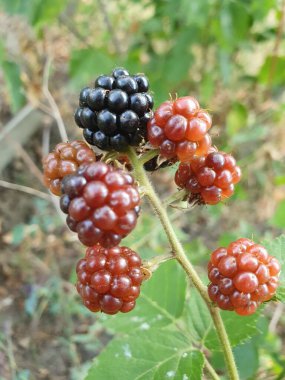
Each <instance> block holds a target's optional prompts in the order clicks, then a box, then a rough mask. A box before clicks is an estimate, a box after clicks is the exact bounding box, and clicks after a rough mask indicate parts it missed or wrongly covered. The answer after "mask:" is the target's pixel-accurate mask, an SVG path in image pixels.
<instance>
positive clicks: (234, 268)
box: [208, 238, 280, 315]
mask: <svg viewBox="0 0 285 380" xmlns="http://www.w3.org/2000/svg"><path fill="white" fill-rule="evenodd" d="M279 272H280V264H279V262H278V260H277V259H276V258H275V257H272V256H269V255H268V252H267V251H266V249H265V248H264V247H263V246H261V245H259V244H255V243H254V242H253V241H251V240H249V239H244V238H241V239H238V240H236V241H234V242H232V243H231V244H230V245H229V246H228V247H227V248H218V249H216V250H215V251H214V252H213V253H212V254H211V259H210V262H209V265H208V277H209V280H210V281H211V282H210V284H209V285H208V294H209V297H210V299H211V300H212V301H213V302H215V303H216V304H217V305H218V307H219V308H221V309H223V310H234V311H235V312H236V313H237V314H239V315H250V314H253V313H254V312H255V311H256V309H257V307H258V306H259V305H260V304H261V303H262V302H265V301H268V300H270V299H271V298H272V297H273V296H274V294H275V292H276V289H277V287H278V276H279Z"/></svg>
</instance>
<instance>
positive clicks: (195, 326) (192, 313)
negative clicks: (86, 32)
mask: <svg viewBox="0 0 285 380" xmlns="http://www.w3.org/2000/svg"><path fill="white" fill-rule="evenodd" d="M221 316H222V319H223V321H224V324H225V328H226V330H227V333H228V336H229V339H230V342H231V345H232V346H236V345H238V344H240V343H242V342H245V341H246V340H248V339H249V338H250V337H252V336H254V335H257V334H258V332H259V330H258V328H257V327H256V322H257V320H258V318H259V314H258V313H255V314H253V315H251V316H248V317H241V316H239V315H237V314H235V313H233V312H231V311H222V312H221ZM185 317H186V320H187V322H186V324H187V328H188V330H189V332H190V333H191V335H192V336H193V338H194V339H195V340H197V341H201V340H202V341H203V342H204V344H205V346H206V347H208V348H209V349H211V350H213V351H216V350H218V351H219V350H220V349H221V348H220V342H219V339H218V336H217V334H216V331H215V328H214V326H213V322H212V319H211V317H210V313H209V311H208V308H207V306H206V305H205V303H204V301H203V300H202V298H201V297H200V295H199V294H198V293H197V291H196V290H195V289H192V291H191V296H190V300H189V301H188V302H187V304H186V309H185ZM233 326H235V328H234V329H233Z"/></svg>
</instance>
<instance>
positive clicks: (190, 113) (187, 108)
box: [147, 96, 212, 162]
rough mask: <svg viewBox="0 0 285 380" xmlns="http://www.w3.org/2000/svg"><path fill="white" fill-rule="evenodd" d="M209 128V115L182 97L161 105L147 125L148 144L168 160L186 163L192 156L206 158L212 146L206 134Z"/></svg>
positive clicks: (210, 123) (196, 102)
mask: <svg viewBox="0 0 285 380" xmlns="http://www.w3.org/2000/svg"><path fill="white" fill-rule="evenodd" d="M211 126H212V120H211V117H210V115H209V114H208V112H206V111H205V110H202V109H201V108H200V106H199V103H198V101H197V100H196V99H195V98H193V97H191V96H185V97H183V98H178V99H176V100H175V101H166V102H164V103H162V104H161V105H160V106H159V107H158V109H157V110H156V111H155V113H154V117H153V118H152V119H151V120H150V121H149V122H148V126H147V132H148V134H147V137H148V141H149V142H150V143H151V145H153V146H154V147H155V148H159V149H160V155H161V156H162V157H165V158H167V159H175V160H177V159H178V160H179V161H181V162H189V161H190V160H191V158H192V157H193V156H194V155H199V156H202V155H205V154H207V152H208V151H209V149H210V147H211V138H210V136H209V134H208V133H207V132H208V130H209V129H210V128H211Z"/></svg>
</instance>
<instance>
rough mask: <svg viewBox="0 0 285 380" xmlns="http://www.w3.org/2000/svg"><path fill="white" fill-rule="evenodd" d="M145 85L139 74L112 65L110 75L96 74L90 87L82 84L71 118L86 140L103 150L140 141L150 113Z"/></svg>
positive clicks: (125, 146)
mask: <svg viewBox="0 0 285 380" xmlns="http://www.w3.org/2000/svg"><path fill="white" fill-rule="evenodd" d="M148 89H149V83H148V79H147V78H146V77H145V76H144V75H143V74H137V75H130V74H129V72H128V71H127V70H125V69H123V68H116V69H114V70H113V73H112V75H110V76H108V75H100V76H99V77H98V78H97V79H96V81H95V86H94V88H89V87H86V88H84V89H83V90H82V91H81V93H80V96H79V108H78V109H77V110H76V112H75V115H74V118H75V122H76V124H77V125H78V126H79V127H80V128H83V130H84V131H83V136H84V138H85V139H86V141H87V142H88V143H89V144H91V145H95V146H97V147H98V148H100V149H102V150H107V151H109V150H115V151H124V150H126V149H127V147H128V146H129V145H132V146H138V145H140V143H141V142H142V141H143V140H144V139H145V138H146V129H147V123H148V121H149V120H150V119H151V118H152V117H153V113H152V108H153V99H152V97H151V95H150V94H149V93H148Z"/></svg>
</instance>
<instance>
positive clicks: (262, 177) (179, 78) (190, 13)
mask: <svg viewBox="0 0 285 380" xmlns="http://www.w3.org/2000/svg"><path fill="white" fill-rule="evenodd" d="M282 6H283V8H284V1H278V0H262V1H261V0H225V1H220V0H199V1H189V0H175V1H172V0H143V1H141V0H116V1H115V0H111V1H108V2H107V1H104V0H102V1H95V0H88V1H87V0H81V1H80V0H64V1H58V0H46V1H42V0H9V1H7V0H0V9H1V10H2V11H3V15H4V16H5V17H6V18H9V20H10V22H11V24H13V22H14V24H13V25H14V26H13V28H11V31H10V33H11V36H10V38H8V39H6V38H5V30H2V31H1V37H2V42H1V43H0V68H1V71H2V74H3V79H4V83H5V91H6V92H7V93H8V106H9V109H10V113H11V114H16V113H17V111H19V110H20V109H21V107H22V106H23V105H24V104H25V102H28V101H29V87H30V86H31V85H33V81H34V80H35V78H34V77H33V75H31V74H30V76H29V72H28V70H27V68H26V66H27V61H29V59H30V55H29V54H30V53H31V52H32V53H34V54H38V55H39V56H40V59H39V62H41V63H42V65H44V61H45V59H46V58H47V51H48V52H49V54H50V55H53V56H54V62H55V74H58V73H59V74H60V75H58V76H57V80H56V81H50V82H51V83H50V85H51V87H52V90H53V86H54V88H56V89H57V91H58V96H57V100H58V101H59V107H60V106H61V104H60V102H61V100H62V99H65V96H66V94H69V95H70V94H71V98H68V100H69V99H71V100H70V101H71V102H72V99H73V98H76V95H75V94H76V93H77V92H78V91H79V89H80V88H82V87H84V86H85V85H87V84H88V83H91V82H92V81H93V80H94V78H95V77H96V76H97V75H99V74H101V73H107V72H109V71H110V70H111V69H112V68H113V67H114V66H116V65H124V66H126V67H127V68H128V69H129V70H130V71H131V72H145V73H146V74H147V76H148V77H149V79H150V83H151V89H152V91H153V93H154V98H155V103H156V105H158V104H159V103H160V102H162V101H164V100H166V99H168V98H169V94H172V97H175V96H176V94H179V96H182V95H185V94H193V95H195V96H197V97H198V99H199V102H200V103H201V105H202V106H203V107H205V108H209V111H210V112H211V113H212V114H213V116H214V125H215V127H214V128H213V130H214V132H213V140H214V143H215V144H217V145H218V146H219V147H220V148H222V149H224V150H226V151H229V152H234V153H235V155H236V156H237V157H238V158H239V162H240V165H241V167H242V169H243V181H242V183H241V184H240V185H239V186H238V187H237V190H236V193H235V195H234V197H233V198H232V199H231V201H230V202H227V203H226V204H225V205H224V204H223V205H219V206H215V207H209V208H203V209H201V208H200V209H197V207H196V208H194V209H193V210H191V213H190V212H187V213H183V214H182V213H181V210H170V217H171V218H172V221H173V223H174V224H175V228H176V230H177V234H178V236H179V238H180V239H181V241H182V242H183V244H184V247H185V249H186V251H187V253H188V255H189V258H190V259H191V261H192V262H193V264H194V265H197V267H198V269H199V271H200V272H199V273H201V276H204V274H205V270H204V269H202V268H204V267H205V265H206V263H207V260H208V255H209V251H210V250H212V249H214V248H216V246H217V244H220V245H227V244H228V243H230V242H231V241H232V240H234V239H236V238H238V237H241V236H244V237H249V238H251V237H253V238H254V239H255V240H256V241H260V240H261V241H262V240H264V239H266V240H265V243H264V244H265V245H266V247H267V248H268V250H269V251H270V253H271V254H274V255H276V256H277V257H278V259H279V260H280V261H281V262H282V268H283V275H282V278H281V285H282V286H281V287H280V290H279V293H278V295H277V297H278V299H279V300H281V301H283V302H284V300H285V289H284V287H285V285H284V272H285V267H284V265H285V264H284V263H285V261H284V246H285V238H284V236H283V237H280V238H277V239H274V238H275V237H276V236H278V235H280V234H281V233H282V231H284V227H285V217H284V215H285V203H284V202H285V201H284V198H285V196H284V186H285V175H284V143H285V141H284V136H283V135H284V133H283V130H284V123H285V116H284V114H285V112H284V111H285V100H284V82H285V70H284V67H285V43H284V38H283V35H282V24H281V22H282V20H283V22H284V9H283V14H282ZM19 20H21V21H23V20H25V22H26V23H27V24H25V25H27V26H26V27H27V30H29V33H27V36H26V38H27V40H28V39H29V38H30V33H31V34H32V35H33V37H32V43H31V44H30V51H29V50H28V49H27V48H26V49H25V50H24V51H21V48H20V47H19V51H18V54H15V51H14V45H13V41H14V42H15V39H16V40H17V38H19V40H20V37H19V35H17V32H15V30H16V31H17V26H18V23H19ZM280 31H281V32H280ZM283 32H284V31H283ZM20 34H21V38H23V33H22V32H21V31H20ZM13 36H14V37H13ZM15 36H16V37H15ZM12 37H13V38H14V39H13V38H12ZM61 38H62V40H61ZM11 41H12V42H11ZM58 41H59V45H60V48H57V49H58V50H56V47H55V45H56V44H57V42H58ZM19 46H20V44H19ZM65 50H66V53H65V56H64V57H65V60H64V59H63V58H62V57H60V58H58V56H57V55H58V54H60V53H61V51H65ZM43 51H44V53H43ZM40 69H43V67H41V68H40ZM39 72H42V70H39ZM62 74H64V75H62ZM27 78H28V79H27ZM40 79H41V80H42V78H40ZM55 82H57V83H55ZM56 85H57V86H58V87H56ZM58 88H60V90H59V89H58ZM72 107H73V105H72ZM62 108H64V107H62ZM71 112H73V111H71ZM282 148H283V150H282ZM164 173H165V175H166V176H167V175H168V178H171V177H172V176H173V173H174V169H173V168H171V169H166V170H165V171H164ZM34 207H35V210H36V212H35V216H34V217H32V218H30V220H29V222H28V223H19V224H17V225H15V226H14V228H13V230H12V231H11V236H12V237H11V246H12V247H18V246H20V245H21V244H25V239H27V237H31V238H33V237H34V236H36V234H37V232H38V230H41V231H43V232H44V233H45V234H49V233H54V231H55V229H56V228H59V227H60V225H61V220H60V219H59V218H58V217H57V216H56V215H55V213H54V210H53V209H52V208H51V206H50V205H48V204H46V203H45V202H36V203H35V204H34ZM181 215H182V216H181ZM140 219H141V220H140V223H139V225H138V226H137V228H136V230H135V231H134V233H133V234H132V235H131V236H129V237H128V238H127V239H125V241H124V244H126V245H130V246H131V247H132V248H133V249H136V250H138V251H139V252H140V254H141V255H142V256H143V258H144V259H149V258H150V257H152V256H153V255H158V254H163V253H165V252H167V250H168V249H169V248H168V244H167V240H166V238H165V236H164V235H163V233H162V229H161V227H160V226H159V225H158V223H157V221H156V220H155V219H154V218H153V215H152V214H151V213H150V211H149V209H147V208H146V209H145V210H144V213H143V215H142V216H141V218H140ZM59 235H60V233H59ZM60 238H61V236H60ZM19 265H21V264H19ZM68 280H69V281H70V282H74V281H75V274H74V270H70V273H69V277H68ZM30 282H31V283H32V280H31V279H30V278H28V280H27V283H30ZM45 304H47V305H48V306H47V310H48V311H47V312H48V313H50V315H52V316H56V317H57V318H60V317H61V318H62V319H63V320H64V321H67V323H66V326H65V330H64V331H65V332H66V331H67V336H68V338H66V336H65V335H64V337H63V338H62V339H63V340H64V342H65V343H64V344H66V345H67V346H68V347H73V346H72V345H73V344H75V345H76V344H77V345H84V348H85V350H87V351H88V352H89V356H88V359H86V360H82V363H80V364H79V363H78V361H75V363H76V364H74V365H73V366H72V368H71V369H70V378H71V379H76V380H78V379H83V378H85V376H87V377H86V379H88V380H91V379H94V378H96V379H98V380H101V379H102V380H105V379H110V380H113V379H114V380H117V379H118V378H123V379H125V380H133V379H135V378H140V379H145V380H148V379H154V380H160V379H161V380H162V379H165V378H166V379H167V378H169V379H177V380H181V379H183V380H187V379H188V377H185V376H184V375H186V374H187V373H191V374H192V376H191V377H190V378H189V379H191V380H196V379H201V378H202V368H203V366H204V364H205V360H206V359H209V360H210V362H211V364H212V365H213V367H214V368H215V369H216V370H217V371H218V373H219V374H221V378H225V377H222V376H223V374H224V373H225V365H224V360H223V355H222V353H221V352H220V351H219V345H218V341H217V336H216V333H215V331H214V329H213V326H212V324H211V320H210V316H209V313H208V311H207V309H206V308H205V306H204V304H203V303H202V301H201V300H200V298H199V297H198V296H197V294H196V292H195V291H194V290H193V289H192V288H191V287H189V286H188V283H186V280H185V276H184V273H183V272H182V271H181V270H180V268H178V267H177V265H175V263H174V262H169V263H166V264H164V265H162V266H161V267H160V268H159V269H158V270H157V271H156V272H155V273H154V275H153V277H152V279H151V280H150V281H149V282H147V283H146V284H145V285H144V286H143V292H142V296H141V297H140V299H139V300H138V304H137V307H136V309H135V310H134V311H133V312H132V313H131V314H130V315H118V316H116V317H115V318H114V317H106V316H101V317H98V318H97V319H96V320H95V322H96V323H93V321H94V320H92V322H91V323H90V322H89V326H88V329H87V332H86V333H80V332H78V331H73V328H74V329H75V327H74V326H73V323H74V321H73V318H75V317H77V318H82V316H84V317H86V318H88V317H89V316H90V314H89V312H88V311H86V309H84V307H83V306H82V305H81V304H80V303H79V302H78V300H77V299H75V296H70V295H69V296H68V297H67V296H66V294H65V292H64V290H63V283H62V279H61V277H60V274H59V273H55V274H54V275H53V276H51V278H50V279H49V280H48V281H47V282H45V283H44V284H40V285H38V286H32V288H31V291H30V293H29V295H28V296H27V297H26V299H25V303H24V311H25V313H26V315H28V316H29V317H32V316H33V315H37V316H38V315H40V314H41V313H42V312H41V308H42V305H45ZM273 313H274V307H272V308H271V309H270V307H266V308H265V314H264V313H263V310H261V312H260V313H259V314H256V315H254V316H251V317H247V318H241V317H238V316H236V315H233V314H232V313H228V312H224V313H222V316H223V319H224V322H225V325H226V327H227V329H228V332H229V336H230V340H231V342H232V344H233V346H235V348H234V354H235V358H236V361H237V364H238V367H239V371H240V376H241V379H250V380H251V379H262V378H264V377H262V376H268V377H270V376H271V377H272V378H273V377H274V378H276V379H282V378H284V376H285V375H284V367H285V359H284V355H285V353H284V348H283V349H282V348H281V341H282V338H284V325H285V320H284V316H282V317H281V327H282V328H283V330H281V336H278V334H277V333H276V330H275V331H273V332H272V329H271V330H270V329H269V325H270V321H271V320H272V314H273ZM263 314H264V315H263ZM244 321H246V322H244ZM100 328H104V329H105V330H106V331H107V332H108V334H110V336H112V337H114V338H113V339H111V341H110V342H109V344H108V345H107V347H105V349H104V350H103V351H102V353H101V354H100V355H99V356H98V357H97V358H96V359H95V361H94V363H93V364H92V365H91V363H90V361H89V359H90V352H91V353H93V356H94V354H95V353H96V354H97V353H99V352H101V350H102V344H101V342H100V341H99V340H96V338H94V337H95V334H96V333H97V330H98V329H100ZM277 332H280V331H277ZM197 348H198V349H199V350H200V351H201V352H200V351H199V350H198V351H197ZM202 349H203V350H204V349H205V350H204V352H208V351H209V350H211V351H212V355H211V356H207V358H206V357H205V355H204V354H203V353H202ZM71 350H72V349H71ZM110 362H111V363H112V365H110ZM245 362H246V365H244V363H245ZM89 366H90V370H89V374H88V375H87V372H88V367H89ZM16 376H17V377H16V378H17V379H33V377H30V372H29V370H27V369H25V368H23V369H19V371H18V372H17V374H16Z"/></svg>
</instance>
